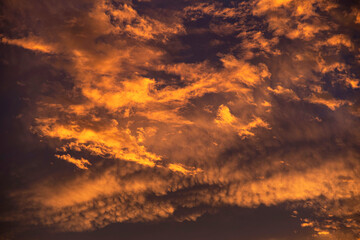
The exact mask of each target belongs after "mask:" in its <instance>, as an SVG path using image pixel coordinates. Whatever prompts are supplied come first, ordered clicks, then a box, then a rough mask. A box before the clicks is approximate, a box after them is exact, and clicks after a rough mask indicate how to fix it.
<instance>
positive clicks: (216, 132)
mask: <svg viewBox="0 0 360 240" xmlns="http://www.w3.org/2000/svg"><path fill="white" fill-rule="evenodd" d="M2 8H3V11H2V15H3V16H2V29H3V30H2V34H1V44H2V48H3V49H12V50H11V51H12V52H11V54H12V55H11V56H12V57H13V58H20V57H19V56H22V54H24V55H27V56H31V57H29V58H32V59H33V60H31V59H29V60H27V61H23V62H20V61H19V62H18V66H17V67H16V68H13V70H12V71H14V72H19V71H20V72H21V71H23V72H24V71H25V70H22V69H26V71H27V74H26V76H23V77H22V79H20V80H19V81H18V82H17V85H19V87H20V88H22V89H24V90H23V91H31V93H30V95H31V97H30V99H25V100H23V101H27V102H28V103H27V107H26V108H23V110H22V111H23V112H22V113H21V114H19V115H18V116H17V119H18V120H19V121H22V124H23V126H24V128H23V129H24V131H28V132H29V135H31V136H36V138H37V139H38V140H39V141H38V144H42V146H44V147H46V149H47V150H48V151H49V152H51V154H49V155H48V156H47V157H46V158H47V159H46V161H43V162H42V164H44V165H46V164H48V165H49V164H50V163H51V164H52V169H53V170H51V171H49V172H45V173H42V174H41V175H39V176H37V177H36V178H32V179H33V180H32V181H29V182H27V184H26V185H23V186H22V187H16V188H15V187H14V188H12V189H11V190H8V191H6V197H7V198H8V199H11V202H12V204H13V205H14V206H15V207H14V210H11V213H9V214H6V216H5V215H4V217H2V221H7V222H20V223H22V224H23V225H27V226H31V225H33V226H44V227H52V228H54V229H56V231H64V232H67V231H79V232H82V231H90V230H94V229H99V228H103V227H105V226H107V225H109V224H112V223H119V222H149V221H150V222H152V221H162V220H165V219H171V221H197V219H198V218H199V217H201V216H202V215H203V214H205V213H207V212H208V210H206V209H221V207H225V206H237V207H243V208H257V207H259V206H261V205H265V206H268V207H271V206H278V205H282V206H284V204H285V205H286V208H287V209H289V211H290V212H291V211H293V217H294V218H298V219H299V221H300V223H299V225H300V226H299V227H303V228H310V229H311V231H312V233H313V234H312V238H314V239H318V238H320V239H357V238H359V239H360V218H359V214H360V119H359V118H360V90H359V88H360V84H359V81H360V52H359V44H360V41H359V33H360V6H358V5H356V4H354V3H352V2H350V1H345V2H341V1H327V0H306V1H300V0H256V1H233V2H229V1H161V0H149V1H130V0H129V1H127V0H124V1H121V0H119V1H115V0H114V1H107V0H92V1H83V0H80V1H68V0H66V1H55V0H50V1H49V0H48V1H42V0H36V1H24V0H5V1H4V3H3V6H2ZM8 51H10V50H8ZM4 52H5V50H4ZM16 54H17V55H16ZM15 55H16V56H15ZM9 59H10V57H9ZM9 59H8V60H6V61H5V60H4V61H3V62H4V64H5V66H9V65H11V64H10V63H9V61H10V62H11V61H14V60H11V59H10V60H9ZM8 69H10V67H9V68H8ZM8 71H10V70H8ZM29 89H31V90H29ZM13 97H16V96H13ZM24 141H26V140H24ZM28 141H29V142H28V143H27V144H35V143H34V142H30V140H28ZM40 141H41V142H40ZM25 145H26V144H25ZM18 151H21V149H19V150H18ZM22 158H27V159H26V160H24V161H25V162H26V164H29V162H32V161H34V160H33V159H32V158H33V156H22ZM4 161H7V159H4ZM36 167H37V168H42V166H41V164H39V165H37V166H36ZM19 168H22V169H23V172H27V171H29V169H31V168H28V170H26V168H24V167H23V166H19ZM54 169H55V170H54ZM50 173H51V174H50ZM24 174H30V173H24ZM34 179H35V180H34ZM200 206H202V208H201V209H202V210H201V211H199V207H200ZM204 206H206V207H204ZM184 209H187V211H184ZM220 211H221V210H220ZM210 212H211V211H210Z"/></svg>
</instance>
